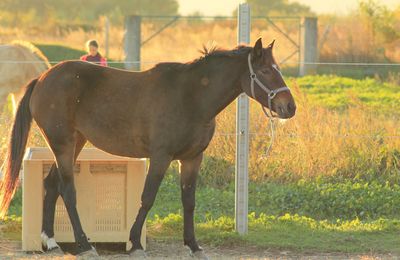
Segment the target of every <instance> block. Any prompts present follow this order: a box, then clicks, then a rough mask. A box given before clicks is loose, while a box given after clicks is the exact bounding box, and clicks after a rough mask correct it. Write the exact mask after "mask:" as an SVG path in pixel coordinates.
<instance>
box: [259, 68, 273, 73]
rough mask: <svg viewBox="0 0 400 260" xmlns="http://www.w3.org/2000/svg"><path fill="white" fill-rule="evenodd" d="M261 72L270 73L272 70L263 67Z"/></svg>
mask: <svg viewBox="0 0 400 260" xmlns="http://www.w3.org/2000/svg"><path fill="white" fill-rule="evenodd" d="M261 73H262V74H269V73H271V70H269V69H262V70H261Z"/></svg>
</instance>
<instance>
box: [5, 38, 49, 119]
mask: <svg viewBox="0 0 400 260" xmlns="http://www.w3.org/2000/svg"><path fill="white" fill-rule="evenodd" d="M49 68H50V63H49V61H48V60H47V58H46V57H45V56H44V55H43V53H42V52H41V51H40V50H39V49H38V48H36V47H35V46H34V45H33V44H31V43H29V42H23V41H14V42H12V43H11V44H6V45H0V109H2V108H3V106H4V105H5V104H6V102H7V97H8V95H9V94H11V98H12V102H13V111H14V113H15V111H16V106H17V104H18V103H19V100H20V99H21V97H22V94H23V93H24V86H25V85H26V84H27V83H28V82H29V81H30V80H31V79H33V78H36V77H38V76H39V75H40V74H42V73H43V72H44V71H46V70H47V69H49Z"/></svg>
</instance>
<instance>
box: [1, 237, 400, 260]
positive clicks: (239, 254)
mask: <svg viewBox="0 0 400 260" xmlns="http://www.w3.org/2000/svg"><path fill="white" fill-rule="evenodd" d="M123 248H124V246H123V245H118V246H110V245H107V246H105V245H98V247H97V251H98V252H99V254H100V257H98V258H96V259H107V260H108V259H129V257H128V256H127V255H124V254H123V253H122V252H123ZM147 248H148V249H147V258H146V259H193V258H192V257H190V256H189V251H188V249H187V248H186V247H184V246H182V244H181V243H176V242H174V243H165V242H159V241H152V240H150V241H148V246H147ZM64 249H65V251H68V250H70V249H68V245H65V247H64ZM71 250H72V249H71ZM204 250H205V252H206V253H207V255H208V257H209V258H210V259H282V260H284V259H287V260H292V259H312V260H317V259H318V260H319V259H335V260H336V259H362V260H372V259H374V260H375V259H400V257H399V256H393V255H346V254H336V253H331V254H313V253H310V254H298V253H294V252H290V251H270V250H261V249H259V248H251V247H240V246H238V247H235V248H214V247H210V246H204ZM0 259H1V260H3V259H5V260H6V259H68V260H69V259H81V257H76V256H74V255H72V254H69V253H66V254H65V255H54V254H53V255H46V254H42V253H39V252H37V253H26V252H22V251H21V242H20V241H12V240H5V239H2V240H0ZM91 259H93V258H91Z"/></svg>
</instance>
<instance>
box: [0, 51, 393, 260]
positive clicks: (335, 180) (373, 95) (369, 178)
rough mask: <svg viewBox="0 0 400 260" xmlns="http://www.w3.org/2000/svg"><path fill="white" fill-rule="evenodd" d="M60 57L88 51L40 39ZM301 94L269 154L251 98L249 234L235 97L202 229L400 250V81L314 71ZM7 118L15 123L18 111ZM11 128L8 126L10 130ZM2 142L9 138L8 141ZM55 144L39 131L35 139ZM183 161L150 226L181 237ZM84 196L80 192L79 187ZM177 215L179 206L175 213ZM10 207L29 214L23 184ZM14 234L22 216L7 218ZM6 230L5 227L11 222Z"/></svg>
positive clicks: (211, 164) (203, 233)
mask: <svg viewBox="0 0 400 260" xmlns="http://www.w3.org/2000/svg"><path fill="white" fill-rule="evenodd" d="M39 48H40V49H41V50H42V51H43V52H44V53H45V55H47V56H48V57H49V59H50V60H63V59H77V58H79V57H80V56H81V55H82V54H83V52H82V51H79V50H76V49H72V48H69V47H65V46H62V45H52V44H39ZM287 81H288V83H289V85H290V86H292V89H293V93H294V95H295V96H296V103H297V106H298V112H297V114H296V117H295V118H293V119H291V120H289V121H285V122H279V123H277V129H276V130H277V131H276V133H277V139H276V142H275V143H274V147H273V150H272V152H271V154H269V155H268V157H267V158H264V157H263V152H264V150H265V148H266V146H267V145H268V141H269V136H268V132H266V130H265V129H266V127H267V125H266V120H265V118H264V117H263V115H262V113H261V111H260V109H259V106H258V105H257V104H255V103H254V102H251V109H250V124H251V132H252V133H253V134H252V135H251V139H250V158H249V159H250V187H249V197H250V199H249V211H250V212H254V213H253V214H252V215H251V216H250V229H249V235H246V236H243V237H242V236H239V235H238V234H236V233H235V232H234V231H233V214H234V184H233V183H234V157H235V153H234V147H235V135H233V134H232V133H234V132H235V104H232V105H230V106H229V107H228V108H227V109H226V110H225V111H224V112H223V113H221V114H220V115H219V116H218V118H217V130H216V135H215V137H214V139H213V141H212V143H211V144H210V147H209V148H208V150H207V152H206V155H207V156H206V158H205V160H204V162H203V164H202V167H201V174H200V178H199V189H198V192H197V195H196V196H197V209H196V221H197V222H198V224H197V226H196V228H197V231H198V232H197V234H198V237H199V238H200V240H201V241H202V242H205V243H209V244H215V245H224V246H230V245H238V244H243V245H255V246H258V247H262V248H273V249H279V250H280V249H290V250H296V251H301V252H307V251H317V252H349V253H357V252H363V253H365V252H379V253H385V252H390V253H395V254H399V253H400V252H399V249H398V248H397V247H396V244H397V245H398V243H399V242H400V241H399V238H398V235H399V227H398V219H400V206H399V205H400V203H399V202H400V188H399V186H398V183H399V181H400V179H399V178H400V177H399V176H400V175H399V173H400V170H399V169H400V150H399V147H400V138H396V137H398V136H400V132H399V131H400V130H399V129H400V125H399V120H398V119H399V114H398V112H397V108H398V107H399V106H400V103H399V100H400V89H399V87H398V84H396V83H395V81H393V82H382V81H380V80H378V79H361V80H356V79H350V78H344V77H337V76H307V77H303V78H290V79H288V80H287ZM0 119H1V125H10V123H11V120H12V118H11V116H10V114H9V111H5V112H4V113H2V115H1V118H0ZM7 132H8V127H2V128H0V134H1V135H2V136H7ZM0 141H1V147H3V149H2V150H3V151H4V147H5V144H6V143H7V140H6V138H3V139H0ZM43 145H45V144H44V142H43V140H42V138H41V137H40V134H39V133H38V131H37V129H35V128H34V130H33V131H32V135H31V138H30V140H29V146H43ZM176 169H177V165H176V163H173V165H172V167H171V168H170V173H169V174H168V175H167V176H166V178H165V181H164V182H163V184H162V186H161V188H160V192H159V194H158V198H157V200H156V203H155V205H154V208H153V209H152V211H151V212H150V215H149V222H148V224H149V226H150V228H149V234H150V236H153V237H154V238H157V239H166V238H168V237H172V238H173V239H181V237H182V234H181V230H182V221H181V218H182V217H181V203H180V194H179V188H178V174H177V170H176ZM78 196H79V193H78ZM171 213H172V214H171ZM9 214H10V215H12V214H15V215H17V216H20V214H21V191H18V192H17V194H16V196H15V198H14V200H13V203H12V205H11V208H10V211H9ZM5 226H6V229H5V230H6V231H7V230H9V231H7V232H6V233H7V234H8V235H7V236H9V237H15V236H16V234H17V236H18V234H19V233H18V232H20V231H18V230H19V228H20V220H18V219H11V220H6V221H5ZM3 232H4V229H3Z"/></svg>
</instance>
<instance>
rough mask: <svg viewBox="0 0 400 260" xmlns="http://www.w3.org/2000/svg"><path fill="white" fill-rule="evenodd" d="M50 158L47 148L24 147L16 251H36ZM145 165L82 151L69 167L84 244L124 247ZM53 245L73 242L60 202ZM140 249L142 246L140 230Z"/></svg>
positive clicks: (138, 197) (139, 194) (137, 202)
mask: <svg viewBox="0 0 400 260" xmlns="http://www.w3.org/2000/svg"><path fill="white" fill-rule="evenodd" d="M53 161H54V157H53V154H52V153H51V151H50V150H49V149H48V148H29V149H28V150H27V152H26V153H25V157H24V164H23V165H24V167H23V169H24V170H23V177H22V178H23V203H22V205H23V207H22V250H25V251H37V250H41V249H42V246H41V239H40V233H41V228H42V215H43V198H44V192H45V191H44V187H43V179H44V178H45V177H46V176H47V174H48V173H49V170H50V167H51V165H52V164H53ZM145 175H146V160H145V159H133V158H125V157H118V156H114V155H111V154H108V153H105V152H103V151H100V150H98V149H91V148H88V149H83V151H82V152H81V154H80V155H79V157H78V159H77V162H76V165H75V187H76V192H77V208H78V213H79V216H80V220H81V223H82V226H83V229H84V231H85V233H86V235H87V236H88V237H89V238H90V242H114V243H115V242H124V243H125V242H126V243H127V250H128V249H129V248H130V247H131V244H130V242H129V232H130V229H131V226H132V224H133V222H134V220H135V218H136V215H137V213H138V210H139V207H140V197H141V193H142V190H143V186H144V181H145ZM54 233H55V239H56V241H57V242H74V235H73V230H72V226H71V223H70V220H69V217H68V213H67V211H66V209H65V206H64V202H63V200H62V198H61V197H59V198H58V201H57V205H56V212H55V222H54ZM141 241H142V245H143V246H144V247H145V246H146V227H145V226H144V227H143V232H142V237H141Z"/></svg>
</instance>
